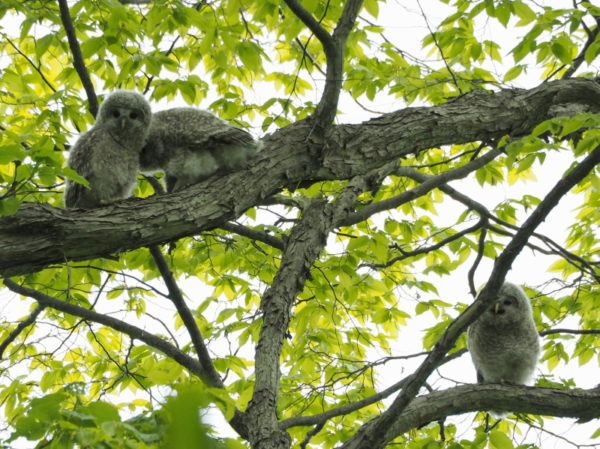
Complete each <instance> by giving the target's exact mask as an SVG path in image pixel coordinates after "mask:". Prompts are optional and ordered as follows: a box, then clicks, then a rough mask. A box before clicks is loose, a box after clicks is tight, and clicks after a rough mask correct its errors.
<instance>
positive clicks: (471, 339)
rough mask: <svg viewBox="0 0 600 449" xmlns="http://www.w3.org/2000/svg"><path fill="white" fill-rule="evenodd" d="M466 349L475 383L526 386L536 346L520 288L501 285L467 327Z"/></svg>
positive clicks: (531, 373)
mask: <svg viewBox="0 0 600 449" xmlns="http://www.w3.org/2000/svg"><path fill="white" fill-rule="evenodd" d="M467 346H468V348H469V352H470V353H471V358H472V359H473V364H474V365H475V368H476V369H477V380H478V382H480V383H482V382H485V383H506V384H515V385H527V384H529V383H530V381H531V378H532V376H533V373H534V371H535V367H536V365H537V360H538V357H539V352H540V343H539V336H538V333H537V331H536V329H535V323H534V321H533V315H532V309H531V303H530V301H529V298H528V297H527V296H526V295H525V293H524V292H523V290H522V289H521V287H519V286H518V285H515V284H511V283H508V282H506V283H504V284H503V285H502V287H501V288H500V290H499V292H498V297H497V298H496V300H495V301H494V302H493V303H492V304H491V305H490V307H489V308H488V309H487V310H486V311H485V312H483V313H482V314H481V316H480V317H479V318H478V319H477V320H476V321H475V322H474V323H473V324H471V326H470V327H469V329H468V332H467ZM495 414H496V415H497V416H501V415H502V414H501V413H498V412H495Z"/></svg>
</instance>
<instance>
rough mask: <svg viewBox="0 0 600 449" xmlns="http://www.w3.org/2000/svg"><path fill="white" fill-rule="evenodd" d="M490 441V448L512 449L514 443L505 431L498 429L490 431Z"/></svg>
mask: <svg viewBox="0 0 600 449" xmlns="http://www.w3.org/2000/svg"><path fill="white" fill-rule="evenodd" d="M490 443H491V446H492V449H514V445H513V443H512V441H511V439H510V438H508V437H507V436H506V434H505V433H503V432H500V431H498V430H493V431H491V432H490Z"/></svg>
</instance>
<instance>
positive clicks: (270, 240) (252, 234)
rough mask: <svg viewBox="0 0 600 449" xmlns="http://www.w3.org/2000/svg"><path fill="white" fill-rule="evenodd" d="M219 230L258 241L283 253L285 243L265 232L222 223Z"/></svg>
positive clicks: (235, 224)
mask: <svg viewBox="0 0 600 449" xmlns="http://www.w3.org/2000/svg"><path fill="white" fill-rule="evenodd" d="M221 229H223V230H224V231H229V232H233V233H234V234H238V235H241V236H242V237H247V238H249V239H252V240H258V241H259V242H263V243H266V244H267V245H269V246H272V247H273V248H276V249H278V250H280V251H283V250H284V248H285V243H284V241H283V240H281V239H278V238H277V237H273V236H272V235H269V234H267V233H265V232H260V231H256V230H255V229H251V228H249V227H247V226H242V225H240V224H237V223H231V222H230V223H224V224H222V225H221Z"/></svg>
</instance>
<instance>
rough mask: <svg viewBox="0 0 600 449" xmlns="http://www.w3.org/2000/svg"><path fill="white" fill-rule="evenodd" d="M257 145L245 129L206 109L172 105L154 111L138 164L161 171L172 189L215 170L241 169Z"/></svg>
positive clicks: (152, 170)
mask: <svg viewBox="0 0 600 449" xmlns="http://www.w3.org/2000/svg"><path fill="white" fill-rule="evenodd" d="M259 149H260V142H257V141H255V140H254V139H253V138H252V136H251V135H250V134H249V133H248V132H247V131H244V130H243V129H241V128H237V127H235V126H232V125H230V124H229V123H227V122H225V121H224V120H221V119H220V118H218V117H216V116H215V115H213V114H211V113H210V112H208V111H203V110H201V109H196V108H173V109H168V110H166V111H160V112H156V113H155V114H153V116H152V123H151V125H150V133H149V135H148V140H147V142H146V146H145V147H144V150H143V151H142V154H141V157H140V168H141V171H143V172H146V173H148V172H155V171H163V172H164V173H165V176H166V180H167V190H168V191H169V192H173V191H177V190H180V189H182V188H184V187H186V186H189V185H191V184H195V183H197V182H200V181H202V180H203V179H206V178H208V177H209V176H211V175H212V174H214V173H216V172H223V173H228V172H232V171H235V170H240V169H242V168H244V167H246V166H247V164H248V161H249V159H250V158H251V157H252V156H253V155H254V154H255V153H256V152H257V151H258V150H259Z"/></svg>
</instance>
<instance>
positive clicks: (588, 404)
mask: <svg viewBox="0 0 600 449" xmlns="http://www.w3.org/2000/svg"><path fill="white" fill-rule="evenodd" d="M599 404H600V389H598V388H596V389H593V390H579V389H577V390H558V389H551V388H539V387H525V386H513V385H511V386H508V385H499V384H478V385H464V386H459V387H455V388H451V389H448V390H443V391H436V392H433V393H430V394H427V395H424V396H420V397H417V398H415V400H414V401H412V402H411V404H410V405H409V406H408V407H407V408H406V409H405V410H404V412H402V413H401V414H400V415H398V416H397V417H396V418H395V419H394V420H393V422H392V423H391V425H390V427H389V428H387V429H385V430H384V432H385V435H384V439H385V440H387V441H391V440H392V439H394V438H396V437H398V436H399V435H402V434H404V433H405V432H407V431H409V430H411V429H416V428H419V427H421V426H423V425H425V424H427V423H430V422H433V421H437V420H439V419H443V418H445V417H446V416H451V415H459V414H461V413H467V412H475V411H486V410H490V409H493V410H500V411H507V412H515V413H529V414H536V415H548V416H557V417H568V418H579V419H580V420H582V421H585V420H589V419H593V418H600V406H599Z"/></svg>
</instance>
